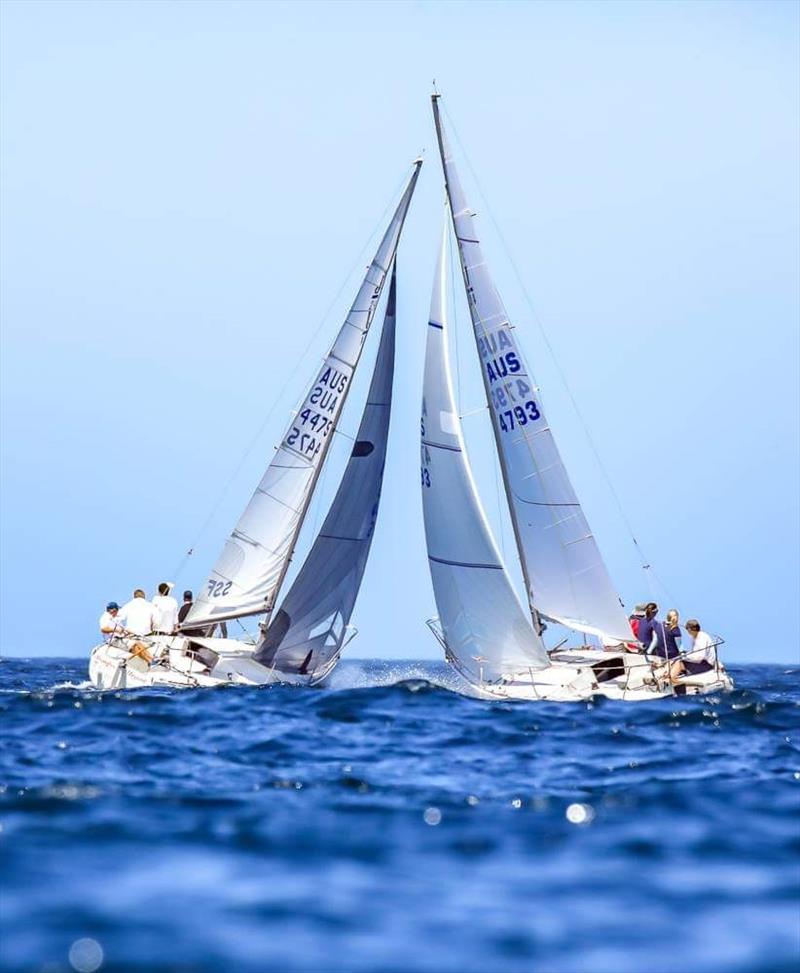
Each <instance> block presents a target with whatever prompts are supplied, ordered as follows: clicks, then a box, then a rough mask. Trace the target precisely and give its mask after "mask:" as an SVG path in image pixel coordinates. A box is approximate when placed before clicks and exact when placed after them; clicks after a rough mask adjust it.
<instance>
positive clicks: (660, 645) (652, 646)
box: [639, 601, 667, 659]
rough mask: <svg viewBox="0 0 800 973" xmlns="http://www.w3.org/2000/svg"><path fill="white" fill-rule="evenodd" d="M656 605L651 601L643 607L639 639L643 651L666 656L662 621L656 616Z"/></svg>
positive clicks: (663, 657) (662, 656) (664, 657)
mask: <svg viewBox="0 0 800 973" xmlns="http://www.w3.org/2000/svg"><path fill="white" fill-rule="evenodd" d="M657 614H658V605H657V604H656V603H655V602H654V601H651V602H649V603H648V605H647V608H646V609H645V613H644V618H643V619H642V620H641V621H640V622H639V641H640V642H641V643H642V646H643V647H644V651H645V652H646V653H648V654H650V655H658V656H661V658H662V659H666V658H667V641H666V634H665V632H664V623H663V622H661V621H659V620H658V619H657V618H656V615H657Z"/></svg>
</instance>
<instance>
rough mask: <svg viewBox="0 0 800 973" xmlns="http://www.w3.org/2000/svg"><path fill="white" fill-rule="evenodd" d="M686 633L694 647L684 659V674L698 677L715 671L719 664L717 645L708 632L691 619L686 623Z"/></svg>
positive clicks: (695, 620) (694, 619)
mask: <svg viewBox="0 0 800 973" xmlns="http://www.w3.org/2000/svg"><path fill="white" fill-rule="evenodd" d="M686 631H687V632H688V633H689V637H690V638H691V639H692V647H691V648H690V649H689V651H688V652H687V653H686V655H685V656H684V658H683V669H684V672H685V673H686V674H687V675H689V676H697V675H699V674H700V673H701V672H708V671H709V670H711V669H713V668H714V666H715V665H716V662H717V649H716V643H715V641H714V639H713V638H711V636H710V635H709V634H708V632H704V631H702V629H701V628H700V622H698V621H697V619H696V618H690V619H689V621H688V622H687V623H686Z"/></svg>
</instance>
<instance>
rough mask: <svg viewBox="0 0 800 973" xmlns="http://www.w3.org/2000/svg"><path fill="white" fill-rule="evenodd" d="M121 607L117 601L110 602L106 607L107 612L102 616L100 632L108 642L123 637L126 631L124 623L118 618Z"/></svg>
mask: <svg viewBox="0 0 800 973" xmlns="http://www.w3.org/2000/svg"><path fill="white" fill-rule="evenodd" d="M118 614H119V605H118V604H117V603H116V602H115V601H110V602H109V603H108V604H107V605H106V610H105V611H104V612H103V614H102V615H101V616H100V632H101V634H102V635H103V636H104V637H105V640H106V642H110V641H111V640H112V639H113V638H116V637H117V636H120V635H122V633H123V632H124V631H125V629H124V627H123V625H122V622H120V620H119V619H118V618H117V615H118Z"/></svg>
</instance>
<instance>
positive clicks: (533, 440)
mask: <svg viewBox="0 0 800 973" xmlns="http://www.w3.org/2000/svg"><path fill="white" fill-rule="evenodd" d="M432 100H433V115H434V121H435V123H436V133H437V136H438V140H439V151H440V155H441V158H442V167H443V169H444V176H445V183H446V186H447V194H448V198H449V200H450V210H451V213H452V218H453V225H454V228H455V234H456V239H457V241H458V249H459V254H460V257H461V269H462V273H463V276H464V286H465V287H466V291H467V300H468V303H469V310H470V315H471V316H472V324H473V330H474V333H475V340H476V342H477V346H478V355H479V358H480V361H481V371H482V374H483V382H484V386H485V389H486V396H487V399H488V402H489V412H490V414H491V417H492V426H493V429H494V434H495V439H496V442H497V451H498V455H499V458H500V466H501V468H502V471H503V482H504V485H505V490H506V496H507V497H508V502H509V507H510V511H511V520H512V523H513V525H514V532H515V536H516V541H517V547H518V549H519V552H520V558H521V561H522V568H523V574H524V576H525V584H526V588H527V594H528V600H529V603H530V607H531V611H532V612H533V613H534V618H536V612H537V611H538V612H540V613H541V614H543V615H545V616H546V617H548V618H550V619H552V620H554V621H556V622H559V623H561V624H564V625H567V626H568V627H570V628H573V629H577V630H578V631H582V632H588V633H594V634H597V635H600V636H601V637H606V638H611V639H616V640H620V641H624V640H626V639H630V637H631V631H630V626H629V625H628V622H627V618H626V616H625V611H624V609H623V607H622V605H621V603H620V600H619V596H618V595H617V593H616V591H615V590H614V586H613V584H612V582H611V578H610V577H609V574H608V571H607V569H606V566H605V564H604V562H603V558H602V555H601V554H600V550H599V548H598V546H597V543H596V541H595V539H594V536H593V535H592V532H591V530H590V528H589V524H588V523H587V520H586V517H585V515H584V513H583V510H582V508H581V505H580V503H579V501H578V498H577V496H576V494H575V491H574V489H573V487H572V484H571V483H570V480H569V476H568V475H567V471H566V469H565V467H564V464H563V462H562V460H561V456H560V455H559V452H558V447H557V446H556V443H555V440H554V438H553V434H552V432H551V430H550V426H549V424H548V422H547V419H546V417H545V414H544V409H543V407H542V402H541V398H540V396H539V392H538V389H537V387H536V382H535V379H534V377H533V375H532V373H531V371H530V369H529V368H528V367H527V364H526V361H525V356H524V355H523V353H522V351H521V349H520V347H519V344H518V342H517V339H516V337H515V334H514V330H513V327H512V325H511V324H510V323H509V320H508V315H507V314H506V311H505V308H504V306H503V302H502V299H501V298H500V295H499V294H498V293H497V290H496V288H495V285H494V281H493V280H492V277H491V274H490V273H489V269H488V267H487V265H486V262H485V260H484V257H483V253H482V250H481V245H480V241H479V239H478V236H477V230H476V227H475V222H474V218H473V217H474V214H473V213H472V211H471V210H470V209H469V208H468V206H467V202H466V199H465V197H464V192H463V190H462V188H461V183H460V180H459V178H458V173H457V172H456V168H455V165H454V163H453V158H452V154H451V151H450V147H449V145H448V141H447V137H446V135H445V132H444V129H443V127H442V122H441V118H440V116H439V96H438V95H434V96H433V99H432Z"/></svg>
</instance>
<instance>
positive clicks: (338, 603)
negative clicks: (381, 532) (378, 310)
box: [255, 271, 397, 674]
mask: <svg viewBox="0 0 800 973" xmlns="http://www.w3.org/2000/svg"><path fill="white" fill-rule="evenodd" d="M396 287H397V282H396V271H393V273H392V280H391V285H390V287H389V298H388V301H387V304H386V314H385V317H384V322H383V333H382V334H381V341H380V345H379V347H378V355H377V358H376V360H375V369H374V371H373V375H372V383H371V384H370V388H369V393H368V395H367V403H366V406H365V407H364V412H363V415H362V417H361V424H360V425H359V427H358V434H357V436H356V441H355V444H354V446H353V451H352V453H351V455H350V460H349V462H348V464H347V468H346V469H345V472H344V476H343V477H342V481H341V483H340V484H339V489H338V491H337V493H336V496H335V498H334V500H333V503H332V504H331V508H330V510H329V511H328V516H327V517H326V518H325V522H324V524H323V525H322V530H321V531H320V532H319V534H318V535H317V538H316V540H315V541H314V544H313V546H312V548H311V551H310V552H309V554H308V557H307V558H306V560H305V562H304V563H303V566H302V568H301V569H300V572H299V574H298V575H297V577H296V579H295V581H294V583H293V585H292V587H291V588H290V589H289V592H288V594H287V595H286V597H285V598H284V600H283V602H282V604H281V607H280V609H279V611H278V612H277V613H276V614H275V616H274V618H273V620H272V623H271V624H270V626H269V629H268V630H267V633H266V635H265V637H264V639H263V640H262V642H261V644H260V645H259V647H258V649H257V650H256V653H255V657H256V659H257V660H258V661H259V662H261V663H262V664H263V665H265V666H270V667H275V668H276V669H279V670H280V671H281V672H301V673H310V674H314V673H315V672H324V671H325V669H326V668H327V666H328V665H329V663H330V662H331V660H333V659H334V658H335V657H336V655H338V653H339V651H340V650H341V648H342V643H343V642H344V640H345V635H346V630H347V625H348V623H349V621H350V616H351V615H352V612H353V607H354V606H355V602H356V598H357V597H358V590H359V588H360V586H361V579H362V577H363V575H364V569H365V568H366V566H367V558H368V556H369V550H370V546H371V544H372V535H373V531H374V529H375V521H376V519H377V516H378V505H379V503H380V498H381V486H382V484H383V469H384V465H385V462H386V444H387V440H388V435H389V419H390V416H391V408H392V380H393V376H394V348H395V320H396V315H395V302H396Z"/></svg>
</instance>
